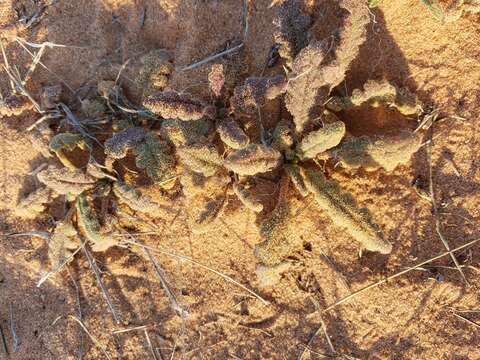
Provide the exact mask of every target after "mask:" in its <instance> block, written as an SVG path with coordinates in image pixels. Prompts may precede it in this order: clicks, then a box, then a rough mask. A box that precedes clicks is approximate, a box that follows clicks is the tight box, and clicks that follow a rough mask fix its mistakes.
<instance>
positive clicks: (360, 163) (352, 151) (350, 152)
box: [331, 131, 422, 171]
mask: <svg viewBox="0 0 480 360" xmlns="http://www.w3.org/2000/svg"><path fill="white" fill-rule="evenodd" d="M421 145H422V136H421V135H420V134H419V133H413V132H410V131H402V132H400V133H398V134H396V135H382V136H380V135H377V136H373V137H368V136H360V137H353V136H352V137H348V138H346V139H345V140H344V141H343V142H342V143H341V144H340V145H339V146H338V147H337V148H335V149H333V150H332V151H331V154H332V156H333V157H334V158H335V159H336V160H337V161H339V162H340V164H341V165H342V166H344V167H346V168H350V169H356V168H360V167H361V168H363V169H365V170H368V171H373V170H377V169H379V168H381V167H382V168H384V169H385V170H387V171H392V170H394V169H395V168H396V167H397V166H398V165H401V164H405V163H407V162H408V161H410V159H411V157H412V155H413V154H414V153H416V152H417V151H418V149H420V147H421Z"/></svg>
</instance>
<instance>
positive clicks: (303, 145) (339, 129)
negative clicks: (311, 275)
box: [297, 121, 346, 159]
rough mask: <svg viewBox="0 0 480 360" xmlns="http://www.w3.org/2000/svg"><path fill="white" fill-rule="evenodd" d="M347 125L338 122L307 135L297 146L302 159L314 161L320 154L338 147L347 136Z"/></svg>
mask: <svg viewBox="0 0 480 360" xmlns="http://www.w3.org/2000/svg"><path fill="white" fill-rule="evenodd" d="M345 131H346V129H345V124H344V123H343V121H336V122H333V123H330V124H325V126H324V127H322V128H320V129H318V130H315V131H312V132H310V133H309V134H307V135H306V136H305V137H304V138H303V139H302V141H301V142H300V143H299V144H298V145H297V154H298V155H299V156H300V158H302V159H313V158H314V157H315V156H317V155H318V154H320V153H322V152H324V151H327V150H328V149H331V148H333V147H335V146H337V145H338V144H339V143H340V141H342V139H343V137H344V136H345Z"/></svg>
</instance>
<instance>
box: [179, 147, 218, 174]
mask: <svg viewBox="0 0 480 360" xmlns="http://www.w3.org/2000/svg"><path fill="white" fill-rule="evenodd" d="M177 155H178V156H179V157H180V160H181V161H182V163H183V164H185V165H186V166H188V167H189V168H190V169H191V170H192V171H195V172H198V173H201V174H203V175H205V176H212V175H213V174H215V173H216V172H217V171H218V170H219V169H221V167H222V163H223V160H222V158H221V157H220V155H219V154H218V151H217V149H216V148H215V147H214V146H212V145H207V144H195V145H191V146H184V147H180V148H178V149H177Z"/></svg>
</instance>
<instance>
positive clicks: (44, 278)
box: [37, 243, 85, 287]
mask: <svg viewBox="0 0 480 360" xmlns="http://www.w3.org/2000/svg"><path fill="white" fill-rule="evenodd" d="M84 246H85V243H83V244H81V245H80V246H79V247H78V248H77V249H75V251H73V252H72V253H71V254H70V255H69V256H67V257H66V258H65V260H64V261H63V262H62V263H61V264H59V265H57V266H55V268H54V269H53V270H51V271H49V272H48V273H46V274H45V275H43V276H42V277H41V278H40V280H38V282H37V287H40V286H42V284H43V283H44V282H45V281H47V280H48V279H49V278H50V277H51V276H52V275H55V274H56V273H58V272H59V271H60V270H62V269H63V267H64V266H65V265H67V264H68V263H69V262H70V260H72V259H73V257H74V256H75V255H76V254H77V253H78V252H79V251H80V250H82V249H83V248H84Z"/></svg>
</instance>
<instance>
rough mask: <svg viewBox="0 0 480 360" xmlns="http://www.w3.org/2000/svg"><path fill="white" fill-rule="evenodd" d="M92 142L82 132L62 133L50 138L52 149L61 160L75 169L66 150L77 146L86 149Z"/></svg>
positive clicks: (71, 168)
mask: <svg viewBox="0 0 480 360" xmlns="http://www.w3.org/2000/svg"><path fill="white" fill-rule="evenodd" d="M90 146H91V145H90V143H89V142H88V141H86V140H85V138H84V137H83V136H82V135H81V134H74V133H68V132H67V133H60V134H57V135H55V136H54V137H53V138H52V139H51V140H50V144H49V147H50V151H52V152H54V153H55V155H56V156H57V158H58V160H60V162H61V163H62V164H63V165H64V166H66V167H68V168H69V169H70V170H75V169H76V166H75V165H74V164H73V163H72V161H71V160H70V159H69V158H68V157H67V155H66V154H65V151H72V150H74V149H75V148H79V149H81V150H86V149H88V148H90Z"/></svg>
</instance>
